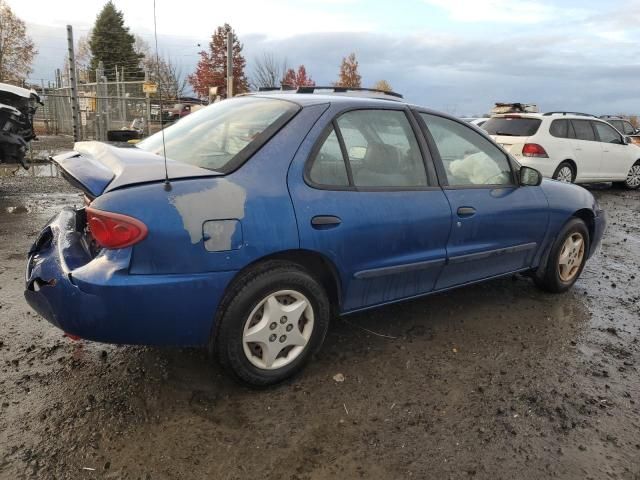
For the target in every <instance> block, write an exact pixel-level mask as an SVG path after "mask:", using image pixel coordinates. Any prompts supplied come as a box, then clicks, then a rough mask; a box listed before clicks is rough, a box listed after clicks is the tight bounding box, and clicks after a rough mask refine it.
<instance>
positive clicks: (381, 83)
mask: <svg viewBox="0 0 640 480" xmlns="http://www.w3.org/2000/svg"><path fill="white" fill-rule="evenodd" d="M373 88H374V89H375V90H382V91H383V92H392V91H393V88H391V84H390V83H389V82H387V81H386V80H378V81H377V82H376V83H374V84H373Z"/></svg>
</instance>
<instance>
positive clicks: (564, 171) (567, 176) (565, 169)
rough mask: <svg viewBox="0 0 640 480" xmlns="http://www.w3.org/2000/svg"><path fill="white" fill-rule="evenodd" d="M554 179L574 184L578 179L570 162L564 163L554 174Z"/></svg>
mask: <svg viewBox="0 0 640 480" xmlns="http://www.w3.org/2000/svg"><path fill="white" fill-rule="evenodd" d="M553 179H554V180H558V181H559V182H564V183H573V182H574V181H575V179H576V172H575V171H574V169H573V166H572V165H571V164H570V163H569V162H562V163H561V164H560V165H558V168H556V171H555V172H553Z"/></svg>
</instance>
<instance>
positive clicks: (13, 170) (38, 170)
mask: <svg viewBox="0 0 640 480" xmlns="http://www.w3.org/2000/svg"><path fill="white" fill-rule="evenodd" d="M59 176H60V171H59V170H58V167H57V166H56V165H54V164H53V163H37V164H34V165H31V166H30V167H29V169H28V170H25V169H24V168H22V165H15V164H11V165H0V178H4V177H59Z"/></svg>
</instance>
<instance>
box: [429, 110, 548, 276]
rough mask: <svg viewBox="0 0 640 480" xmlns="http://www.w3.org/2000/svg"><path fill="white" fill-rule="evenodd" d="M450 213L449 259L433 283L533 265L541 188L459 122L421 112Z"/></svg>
mask: <svg viewBox="0 0 640 480" xmlns="http://www.w3.org/2000/svg"><path fill="white" fill-rule="evenodd" d="M419 118H420V119H421V120H422V122H423V128H424V129H425V133H426V135H427V139H428V142H429V144H430V150H431V152H432V153H433V156H434V157H436V158H435V162H436V168H437V169H438V177H439V179H440V182H441V184H443V189H444V192H445V195H446V197H447V200H448V201H449V205H450V206H451V211H452V215H453V222H452V225H451V234H450V236H449V240H448V242H447V264H446V266H445V267H444V269H443V272H442V275H441V276H440V278H439V279H438V283H437V286H436V288H438V289H442V288H449V287H452V286H456V285H462V284H464V283H468V282H473V281H477V280H481V279H485V278H490V277H493V276H497V275H502V274H505V273H510V272H516V271H520V270H523V269H527V268H529V267H531V266H532V264H533V261H534V258H535V255H536V253H537V252H538V249H539V247H540V245H541V243H542V240H543V238H544V236H545V233H546V230H547V222H548V204H547V199H546V197H545V195H544V193H543V192H542V189H541V188H540V187H520V186H518V185H517V184H516V181H515V178H516V177H515V172H514V171H513V169H512V166H511V162H510V160H509V159H508V157H507V155H505V153H504V152H502V151H501V150H500V149H499V148H498V147H497V146H496V145H494V144H493V143H492V142H491V141H490V140H488V139H487V138H485V137H484V136H483V135H481V134H480V133H478V132H476V131H475V130H473V129H471V128H469V127H468V126H467V125H465V124H464V123H462V122H457V121H455V120H452V119H450V118H445V117H441V116H439V115H436V114H432V113H426V112H421V113H420V114H419Z"/></svg>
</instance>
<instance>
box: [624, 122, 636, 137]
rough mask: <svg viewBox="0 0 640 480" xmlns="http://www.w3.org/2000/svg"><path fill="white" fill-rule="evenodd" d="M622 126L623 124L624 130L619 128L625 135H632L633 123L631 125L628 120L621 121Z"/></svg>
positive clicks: (633, 130)
mask: <svg viewBox="0 0 640 480" xmlns="http://www.w3.org/2000/svg"><path fill="white" fill-rule="evenodd" d="M622 124H623V126H624V130H621V131H622V132H623V133H624V134H625V135H633V134H634V132H635V131H636V129H635V128H633V125H631V124H630V123H629V122H622Z"/></svg>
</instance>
